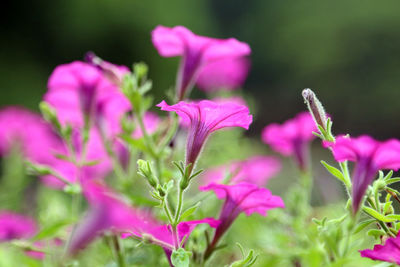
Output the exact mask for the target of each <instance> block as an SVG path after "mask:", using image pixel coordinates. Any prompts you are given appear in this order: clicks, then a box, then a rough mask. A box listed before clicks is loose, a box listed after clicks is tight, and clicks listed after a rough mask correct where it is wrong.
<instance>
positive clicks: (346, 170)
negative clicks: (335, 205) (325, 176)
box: [339, 161, 351, 196]
mask: <svg viewBox="0 0 400 267" xmlns="http://www.w3.org/2000/svg"><path fill="white" fill-rule="evenodd" d="M339 165H340V169H341V170H342V173H343V177H344V181H345V185H346V189H347V194H348V195H349V196H350V195H351V194H350V192H351V179H350V173H349V167H348V166H347V161H344V162H339Z"/></svg>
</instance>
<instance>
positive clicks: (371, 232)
mask: <svg viewBox="0 0 400 267" xmlns="http://www.w3.org/2000/svg"><path fill="white" fill-rule="evenodd" d="M385 234H386V233H385V231H383V230H378V229H371V230H369V231H368V232H367V235H369V236H373V237H375V238H380V237H381V236H383V235H385Z"/></svg>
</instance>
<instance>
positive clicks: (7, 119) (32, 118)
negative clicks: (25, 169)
mask: <svg viewBox="0 0 400 267" xmlns="http://www.w3.org/2000/svg"><path fill="white" fill-rule="evenodd" d="M60 144H61V139H60V138H59V137H58V136H57V135H56V134H55V133H54V132H53V131H52V129H51V127H50V125H48V124H47V122H46V121H44V120H43V119H42V118H41V117H40V116H39V115H38V114H36V113H33V112H31V111H29V110H27V109H25V108H22V107H13V106H11V107H6V108H3V109H1V110H0V154H1V155H6V154H8V153H9V152H10V149H11V148H12V147H13V146H15V145H16V146H18V148H19V149H20V150H21V152H22V153H23V154H24V156H25V157H27V158H28V159H30V160H31V161H35V162H38V163H45V162H47V159H48V154H49V153H50V152H51V150H52V149H51V148H53V147H57V146H59V145H60Z"/></svg>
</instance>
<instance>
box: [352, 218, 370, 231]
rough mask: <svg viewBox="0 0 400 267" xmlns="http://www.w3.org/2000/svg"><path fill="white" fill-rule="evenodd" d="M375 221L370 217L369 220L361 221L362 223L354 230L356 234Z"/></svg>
mask: <svg viewBox="0 0 400 267" xmlns="http://www.w3.org/2000/svg"><path fill="white" fill-rule="evenodd" d="M373 222H375V220H374V219H369V220H366V221H363V222H360V223H359V224H358V225H357V227H356V229H355V230H354V234H357V233H359V232H361V231H362V230H363V229H365V228H366V227H367V226H368V225H370V224H371V223H373Z"/></svg>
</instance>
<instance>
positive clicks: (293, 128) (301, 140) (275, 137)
mask: <svg viewBox="0 0 400 267" xmlns="http://www.w3.org/2000/svg"><path fill="white" fill-rule="evenodd" d="M313 132H317V127H316V126H315V122H314V120H313V118H312V116H311V115H310V114H309V113H308V112H301V113H299V114H298V115H297V116H296V117H294V118H293V119H290V120H288V121H286V122H284V123H283V124H277V123H273V124H270V125H268V126H266V127H265V128H264V130H263V132H262V141H263V142H264V143H266V144H268V145H270V146H271V148H272V149H273V150H275V151H277V152H279V153H281V154H282V155H284V156H294V159H295V160H296V162H297V164H298V166H299V168H300V169H301V170H305V169H306V168H307V154H308V146H309V142H310V141H311V140H312V139H314V138H315V136H314V134H313Z"/></svg>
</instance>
